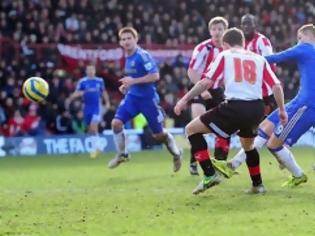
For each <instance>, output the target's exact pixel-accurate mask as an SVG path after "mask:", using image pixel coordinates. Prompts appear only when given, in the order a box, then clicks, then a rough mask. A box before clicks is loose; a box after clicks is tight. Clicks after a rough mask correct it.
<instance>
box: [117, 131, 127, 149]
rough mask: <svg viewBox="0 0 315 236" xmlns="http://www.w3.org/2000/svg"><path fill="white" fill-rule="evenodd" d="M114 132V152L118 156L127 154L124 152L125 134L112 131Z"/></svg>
mask: <svg viewBox="0 0 315 236" xmlns="http://www.w3.org/2000/svg"><path fill="white" fill-rule="evenodd" d="M113 132H114V141H115V145H116V150H117V152H118V154H127V153H128V152H127V150H126V138H125V133H124V130H120V131H115V130H114V131H113Z"/></svg>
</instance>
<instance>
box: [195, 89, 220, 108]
mask: <svg viewBox="0 0 315 236" xmlns="http://www.w3.org/2000/svg"><path fill="white" fill-rule="evenodd" d="M209 92H210V94H211V96H212V98H211V99H206V100H205V99H203V98H202V97H201V96H200V95H199V96H197V97H194V98H193V100H192V101H191V103H199V104H202V105H204V106H205V107H206V110H210V109H212V108H214V107H216V106H218V105H219V104H220V103H221V102H222V101H223V100H224V90H223V88H216V89H210V90H209Z"/></svg>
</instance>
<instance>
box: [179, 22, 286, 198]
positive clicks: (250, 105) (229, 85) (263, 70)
mask: <svg viewBox="0 0 315 236" xmlns="http://www.w3.org/2000/svg"><path fill="white" fill-rule="evenodd" d="M243 47H244V35H243V32H242V31H241V30H239V29H237V28H232V29H229V30H227V31H226V32H225V33H224V35H223V48H224V49H226V50H225V51H223V52H221V53H220V54H219V55H218V56H217V58H216V59H215V61H214V62H213V65H212V66H211V69H210V71H208V72H207V74H206V79H203V80H200V81H199V82H197V83H196V84H195V86H194V87H193V88H192V89H191V90H190V91H189V92H188V93H187V94H186V95H185V96H184V97H183V98H182V99H181V100H179V101H178V103H177V104H176V106H175V108H174V111H175V113H176V114H177V115H179V114H180V113H181V111H182V110H183V109H185V107H186V105H187V102H188V101H189V100H191V99H192V98H194V97H195V96H197V95H199V94H201V93H202V92H203V91H205V90H206V89H208V88H210V87H214V88H215V87H216V86H218V85H219V84H220V83H223V84H224V86H225V91H224V94H225V97H226V100H225V101H224V102H221V103H220V104H219V106H217V107H215V108H214V109H212V110H209V111H207V112H206V113H204V114H203V115H201V116H199V117H197V118H195V119H194V120H193V121H191V122H190V123H189V124H188V125H187V126H186V134H187V136H188V140H189V142H190V144H191V146H192V149H193V154H194V156H195V158H196V159H197V160H198V162H199V164H200V166H201V168H202V170H203V172H204V177H203V179H202V181H201V183H200V184H199V185H198V186H197V187H196V188H195V189H194V191H193V193H194V194H198V193H200V192H203V191H205V190H207V189H208V188H210V187H212V186H214V185H216V184H219V183H220V177H219V175H218V174H217V173H216V171H215V169H214V167H213V165H212V163H211V160H210V155H209V153H208V149H207V143H206V141H205V139H204V137H203V134H205V133H214V134H216V135H218V136H221V137H224V138H227V137H229V136H230V135H232V134H233V133H236V132H237V133H238V135H239V136H240V140H241V144H242V147H243V148H244V150H245V152H246V163H247V166H248V169H249V174H250V177H251V180H252V185H253V186H252V188H251V189H250V192H251V193H264V192H265V189H264V186H263V184H262V179H261V175H260V166H259V154H258V152H257V150H256V148H255V147H254V146H253V142H254V137H255V136H256V132H257V127H258V125H259V123H260V121H261V119H262V118H263V116H264V105H263V101H262V86H263V83H265V84H266V85H267V86H270V87H272V90H273V92H274V96H275V99H276V101H277V104H278V106H279V116H280V120H281V122H282V123H283V124H284V123H285V122H286V121H287V114H286V112H285V108H284V98H283V91H282V87H281V85H280V81H279V80H278V79H277V77H276V76H275V74H274V73H273V71H272V70H271V69H270V66H269V64H268V63H267V62H266V60H265V59H264V58H263V57H262V56H260V55H257V54H254V53H252V52H249V51H247V50H245V49H244V48H243Z"/></svg>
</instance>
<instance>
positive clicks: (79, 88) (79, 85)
mask: <svg viewBox="0 0 315 236" xmlns="http://www.w3.org/2000/svg"><path fill="white" fill-rule="evenodd" d="M75 91H84V83H83V81H82V80H79V82H78V84H77V87H76V88H75Z"/></svg>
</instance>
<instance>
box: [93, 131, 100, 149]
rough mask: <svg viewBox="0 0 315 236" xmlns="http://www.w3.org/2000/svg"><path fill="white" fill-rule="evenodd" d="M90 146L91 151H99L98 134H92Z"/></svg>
mask: <svg viewBox="0 0 315 236" xmlns="http://www.w3.org/2000/svg"><path fill="white" fill-rule="evenodd" d="M91 146H92V152H95V151H101V148H100V141H99V135H98V134H96V135H93V136H92V145H91Z"/></svg>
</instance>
